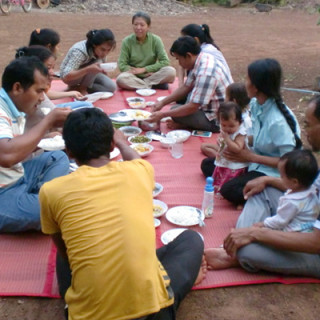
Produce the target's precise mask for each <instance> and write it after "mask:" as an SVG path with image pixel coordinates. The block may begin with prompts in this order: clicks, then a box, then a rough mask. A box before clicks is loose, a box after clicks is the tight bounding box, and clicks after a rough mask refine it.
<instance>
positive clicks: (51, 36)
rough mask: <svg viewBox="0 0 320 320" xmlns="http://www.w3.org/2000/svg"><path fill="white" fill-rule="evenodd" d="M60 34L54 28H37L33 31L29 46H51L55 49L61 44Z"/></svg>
mask: <svg viewBox="0 0 320 320" xmlns="http://www.w3.org/2000/svg"><path fill="white" fill-rule="evenodd" d="M59 42H60V35H59V33H58V32H56V31H54V30H52V29H48V28H45V29H35V30H33V31H32V32H31V35H30V41H29V46H33V45H40V46H45V47H49V48H50V50H51V51H54V47H55V46H56V45H57V44H59Z"/></svg>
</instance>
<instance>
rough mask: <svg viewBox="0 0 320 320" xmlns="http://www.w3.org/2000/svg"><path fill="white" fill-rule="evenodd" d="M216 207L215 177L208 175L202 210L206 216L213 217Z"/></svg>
mask: <svg viewBox="0 0 320 320" xmlns="http://www.w3.org/2000/svg"><path fill="white" fill-rule="evenodd" d="M213 207H214V186H213V178H211V177H208V178H207V179H206V185H205V187H204V193H203V201H202V212H203V213H204V216H205V217H206V218H211V217H212V214H213Z"/></svg>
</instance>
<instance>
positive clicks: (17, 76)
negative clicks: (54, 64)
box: [0, 57, 71, 232]
mask: <svg viewBox="0 0 320 320" xmlns="http://www.w3.org/2000/svg"><path fill="white" fill-rule="evenodd" d="M47 87H48V70H47V68H46V67H45V66H44V65H43V64H42V62H41V61H40V60H39V59H38V58H37V57H22V58H20V59H17V60H14V61H12V62H11V63H10V64H9V65H8V66H7V67H6V68H5V70H4V73H3V75H2V88H1V90H0V203H1V207H0V232H17V231H26V230H31V229H35V230H39V229H40V206H39V202H38V192H39V189H40V187H41V185H42V184H43V183H44V182H46V181H49V180H51V179H53V178H55V177H58V176H62V175H65V174H67V173H68V171H69V160H68V157H67V156H66V154H65V153H64V152H62V151H53V152H44V153H42V154H41V155H39V156H36V157H33V158H31V159H28V158H29V157H30V155H31V154H32V152H33V151H34V150H35V149H36V148H37V145H38V143H39V142H40V140H41V139H42V138H43V137H44V135H45V134H46V132H47V131H48V130H50V129H51V128H53V127H56V126H61V125H62V124H63V122H64V120H65V119H66V117H67V115H68V114H69V113H70V111H71V109H69V108H61V109H60V108H57V109H54V110H53V111H52V112H50V113H49V114H48V115H47V116H46V117H45V118H44V119H42V120H41V121H40V122H39V123H38V124H36V125H35V126H34V127H33V128H32V129H30V130H29V131H28V132H27V133H24V125H25V116H26V115H32V114H33V113H34V112H35V111H36V110H37V104H39V103H41V102H42V101H43V99H44V92H45V90H46V89H47ZM27 159H28V160H27Z"/></svg>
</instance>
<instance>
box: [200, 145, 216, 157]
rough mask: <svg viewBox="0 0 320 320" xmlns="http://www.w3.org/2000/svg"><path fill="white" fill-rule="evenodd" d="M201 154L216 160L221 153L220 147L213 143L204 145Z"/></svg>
mask: <svg viewBox="0 0 320 320" xmlns="http://www.w3.org/2000/svg"><path fill="white" fill-rule="evenodd" d="M201 152H202V153H203V154H204V155H205V156H207V157H210V158H215V157H216V156H217V154H218V153H219V146H218V145H217V144H213V143H203V144H202V145H201Z"/></svg>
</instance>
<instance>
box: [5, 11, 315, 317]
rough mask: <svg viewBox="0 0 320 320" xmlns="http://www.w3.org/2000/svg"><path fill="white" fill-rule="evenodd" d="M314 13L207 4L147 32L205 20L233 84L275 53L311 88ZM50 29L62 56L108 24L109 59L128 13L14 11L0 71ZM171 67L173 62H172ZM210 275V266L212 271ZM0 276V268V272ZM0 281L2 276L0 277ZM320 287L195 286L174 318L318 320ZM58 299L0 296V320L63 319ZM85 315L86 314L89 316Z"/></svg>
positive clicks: (294, 82) (296, 100) (299, 110)
mask: <svg viewBox="0 0 320 320" xmlns="http://www.w3.org/2000/svg"><path fill="white" fill-rule="evenodd" d="M317 21H318V15H317V14H310V13H307V12H303V11H295V10H290V9H288V8H287V9H274V10H272V12H271V13H269V14H265V13H257V12H256V11H255V9H253V8H250V7H241V8H236V9H225V8H216V7H213V8H210V9H207V11H206V12H202V13H193V14H185V15H183V16H170V17H169V16H152V31H153V32H154V33H156V34H158V35H160V36H161V37H162V39H163V41H164V43H165V46H166V48H167V49H169V48H170V46H171V44H172V42H173V41H174V40H175V39H176V38H177V37H178V36H179V31H180V29H181V28H182V27H183V26H184V25H186V24H188V23H199V24H201V23H207V24H208V25H209V26H210V28H211V31H212V35H213V36H214V38H215V40H216V42H217V44H218V45H219V46H220V47H221V49H222V51H223V53H224V55H225V57H226V59H227V61H228V63H229V66H230V68H231V70H232V74H233V77H234V80H235V81H243V80H244V79H245V76H246V68H247V65H248V64H249V63H250V62H251V61H253V60H255V59H258V58H263V57H274V58H276V59H278V60H279V61H280V63H281V64H282V66H283V71H284V80H285V81H284V86H286V87H292V88H303V89H312V87H313V84H314V79H315V77H316V76H318V75H319V73H320V59H319V51H320V41H319V36H320V26H317V25H316V24H317ZM41 27H51V28H54V29H56V30H57V31H58V32H59V33H60V34H61V37H62V43H61V46H60V53H61V56H59V57H58V62H57V69H58V66H59V63H60V62H61V60H62V57H63V55H64V54H65V53H66V52H67V50H68V48H69V47H70V46H71V45H72V44H73V43H74V42H76V41H79V40H82V39H84V38H85V34H86V32H87V31H88V30H89V29H94V28H95V29H96V28H105V27H108V28H110V29H112V30H113V32H114V33H115V36H116V39H117V42H118V45H117V48H116V50H115V51H114V52H112V53H111V54H110V56H109V61H116V59H117V56H118V54H119V50H120V45H121V39H122V38H123V37H124V36H126V35H127V34H129V33H130V32H131V16H126V15H121V16H120V15H114V16H109V15H106V14H86V15H84V14H70V13H61V12H60V13H59V12H54V11H52V10H49V11H47V10H43V11H41V10H33V11H32V12H31V13H29V14H25V13H23V12H22V10H21V9H20V8H16V9H15V10H14V11H13V12H12V13H11V15H10V16H0V39H1V41H0V52H1V54H0V71H1V73H2V70H3V68H4V67H5V66H6V65H7V64H8V62H9V61H10V60H11V59H13V57H14V54H15V49H16V48H18V47H19V46H22V45H26V44H27V43H28V39H29V34H30V32H31V31H32V30H33V29H35V28H41ZM172 63H173V65H176V62H175V61H173V60H172ZM284 98H285V101H286V103H287V104H288V105H289V106H290V107H292V109H293V110H294V111H295V112H296V114H297V115H298V117H299V119H302V117H301V114H303V108H304V104H303V103H301V102H300V100H301V99H302V98H305V95H304V94H301V93H292V92H289V91H284ZM211 272H213V271H211ZM0 279H1V270H0ZM0 281H1V280H0ZM319 297H320V287H319V286H318V285H315V284H299V285H279V284H268V285H252V286H240V287H229V288H217V289H210V290H201V291H194V292H192V293H191V294H189V295H188V297H187V298H186V299H185V301H184V302H183V304H182V305H181V307H180V310H179V312H178V317H177V318H178V319H179V320H185V319H186V320H195V319H198V320H199V319H201V320H207V319H208V320H209V319H219V320H224V319H225V320H238V319H243V318H245V319H248V320H256V319H261V320H264V319H268V320H270V319H279V320H284V319H289V320H298V319H308V320H313V319H319V312H320V306H319ZM62 309H63V303H62V301H61V300H57V299H41V298H25V297H13V298H9V297H4V298H1V299H0V320H5V319H6V320H7V319H8V320H16V319H19V320H36V319H37V320H38V319H40V320H53V319H54V320H63V319H64V317H63V310H62ZM88 320H89V319H88Z"/></svg>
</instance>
